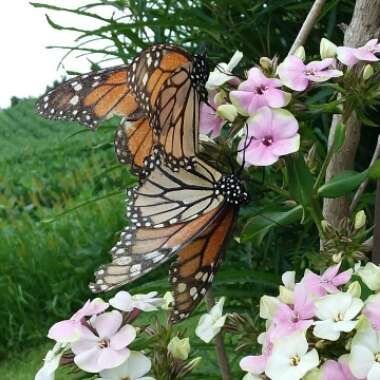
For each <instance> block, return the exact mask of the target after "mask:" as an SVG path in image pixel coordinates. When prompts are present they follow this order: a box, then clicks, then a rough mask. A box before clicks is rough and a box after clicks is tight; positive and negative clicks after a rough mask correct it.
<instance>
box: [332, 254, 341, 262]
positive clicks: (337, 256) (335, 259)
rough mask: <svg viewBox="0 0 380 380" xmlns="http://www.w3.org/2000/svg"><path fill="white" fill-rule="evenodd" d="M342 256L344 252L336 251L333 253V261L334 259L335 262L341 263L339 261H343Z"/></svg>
mask: <svg viewBox="0 0 380 380" xmlns="http://www.w3.org/2000/svg"><path fill="white" fill-rule="evenodd" d="M342 256H343V252H339V253H334V254H333V255H332V261H333V262H334V263H335V264H339V263H340V262H341V261H342Z"/></svg>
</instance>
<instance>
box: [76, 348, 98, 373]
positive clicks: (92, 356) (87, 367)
mask: <svg viewBox="0 0 380 380" xmlns="http://www.w3.org/2000/svg"><path fill="white" fill-rule="evenodd" d="M100 351H101V348H99V347H97V346H95V347H93V348H92V349H90V350H88V351H84V352H81V353H80V354H78V355H76V356H75V357H74V363H75V364H76V365H77V366H78V367H79V368H80V369H82V370H83V371H86V372H90V373H97V372H99V371H101V370H102V369H103V368H102V367H101V366H100V365H99V363H98V359H99V355H100Z"/></svg>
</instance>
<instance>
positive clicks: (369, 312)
mask: <svg viewBox="0 0 380 380" xmlns="http://www.w3.org/2000/svg"><path fill="white" fill-rule="evenodd" d="M363 314H364V315H365V316H366V317H367V318H368V320H369V321H370V322H371V324H372V327H373V328H374V329H375V330H376V331H380V293H378V294H375V295H373V296H370V297H368V299H367V301H366V303H365V307H364V310H363Z"/></svg>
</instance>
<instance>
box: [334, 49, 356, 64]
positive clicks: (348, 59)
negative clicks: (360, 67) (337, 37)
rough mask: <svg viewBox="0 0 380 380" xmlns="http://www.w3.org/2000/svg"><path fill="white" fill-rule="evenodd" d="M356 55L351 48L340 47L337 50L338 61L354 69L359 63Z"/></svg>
mask: <svg viewBox="0 0 380 380" xmlns="http://www.w3.org/2000/svg"><path fill="white" fill-rule="evenodd" d="M354 53H355V49H354V48H351V47H346V46H339V47H338V48H337V58H338V60H339V61H340V62H342V63H343V64H344V65H346V66H348V67H352V66H354V65H355V64H357V63H358V62H359V60H358V59H357V58H356V56H355V54H354Z"/></svg>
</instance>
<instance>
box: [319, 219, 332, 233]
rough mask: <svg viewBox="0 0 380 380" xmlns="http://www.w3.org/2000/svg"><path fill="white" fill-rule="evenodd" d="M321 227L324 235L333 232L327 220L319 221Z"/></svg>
mask: <svg viewBox="0 0 380 380" xmlns="http://www.w3.org/2000/svg"><path fill="white" fill-rule="evenodd" d="M321 227H322V230H323V232H325V233H329V232H332V231H333V227H332V225H331V224H330V223H329V222H328V221H327V220H322V221H321Z"/></svg>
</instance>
